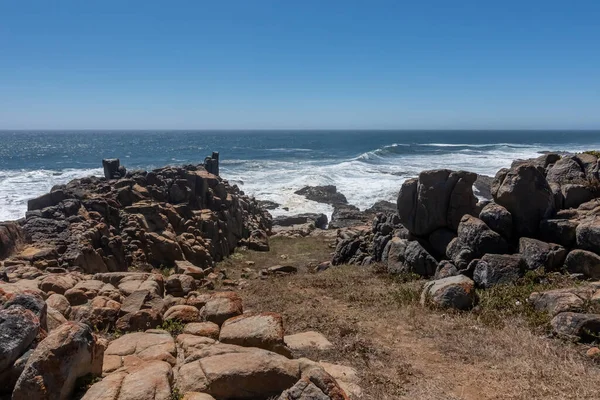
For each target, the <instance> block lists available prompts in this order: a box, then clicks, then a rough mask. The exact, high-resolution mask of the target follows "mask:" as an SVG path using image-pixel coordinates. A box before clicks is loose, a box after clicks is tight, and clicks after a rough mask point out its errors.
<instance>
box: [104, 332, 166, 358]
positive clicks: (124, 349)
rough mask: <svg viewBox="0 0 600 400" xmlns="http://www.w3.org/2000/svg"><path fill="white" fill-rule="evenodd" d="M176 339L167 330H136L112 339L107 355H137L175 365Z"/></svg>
mask: <svg viewBox="0 0 600 400" xmlns="http://www.w3.org/2000/svg"><path fill="white" fill-rule="evenodd" d="M176 355H177V350H176V348H175V341H174V340H173V338H172V337H171V335H170V334H169V333H168V332H166V331H151V332H135V333H128V334H127V335H123V336H121V337H120V338H118V339H116V340H114V341H112V342H111V343H110V344H109V346H108V348H107V349H106V351H105V356H121V357H125V356H136V357H138V358H140V359H141V360H160V361H166V362H168V363H169V364H171V365H175V362H176V360H175V356H176Z"/></svg>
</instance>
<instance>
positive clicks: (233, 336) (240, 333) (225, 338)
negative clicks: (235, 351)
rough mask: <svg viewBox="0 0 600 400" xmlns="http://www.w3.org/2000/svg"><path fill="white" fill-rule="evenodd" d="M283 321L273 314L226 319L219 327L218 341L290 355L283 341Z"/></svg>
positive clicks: (250, 314)
mask: <svg viewBox="0 0 600 400" xmlns="http://www.w3.org/2000/svg"><path fill="white" fill-rule="evenodd" d="M283 334H284V331H283V320H282V319H281V315H279V314H275V313H261V314H253V313H248V314H243V315H239V316H237V317H233V318H230V319H228V320H227V321H225V322H224V323H223V326H221V332H220V334H219V341H220V342H221V343H228V344H236V345H239V346H244V347H258V348H261V349H266V350H271V351H273V352H275V353H279V354H282V355H286V356H288V355H290V351H289V349H288V348H287V347H286V346H285V343H284V341H283Z"/></svg>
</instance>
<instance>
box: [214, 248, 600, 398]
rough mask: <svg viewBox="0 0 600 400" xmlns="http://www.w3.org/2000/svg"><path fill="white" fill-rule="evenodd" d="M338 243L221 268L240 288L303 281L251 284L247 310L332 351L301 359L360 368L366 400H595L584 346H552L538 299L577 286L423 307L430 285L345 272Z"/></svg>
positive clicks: (246, 257)
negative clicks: (317, 268)
mask: <svg viewBox="0 0 600 400" xmlns="http://www.w3.org/2000/svg"><path fill="white" fill-rule="evenodd" d="M333 242H334V238H331V237H330V238H315V237H308V238H300V239H287V238H274V239H273V240H271V242H270V243H271V248H272V250H271V252H268V253H257V252H252V251H241V252H238V253H237V254H236V256H235V257H232V258H230V259H228V260H227V261H225V262H223V263H221V265H220V267H224V268H225V269H226V270H227V274H228V276H230V277H232V278H233V279H235V278H239V277H240V276H242V274H248V268H250V269H251V270H252V271H254V272H258V271H259V270H261V269H263V268H267V267H270V266H273V265H278V264H279V265H281V264H284V265H294V266H296V267H298V268H299V272H298V273H297V274H291V275H288V276H269V277H267V278H264V279H266V280H263V279H248V280H247V285H245V286H243V288H241V289H240V291H241V294H242V296H243V297H244V301H245V305H246V309H247V310H252V311H276V312H279V313H281V314H282V315H283V317H284V323H285V327H286V331H287V332H288V333H298V332H303V331H308V330H316V331H319V332H321V333H323V334H324V335H325V336H327V337H328V338H329V340H330V341H331V342H332V343H334V346H335V348H334V349H333V350H330V351H325V352H307V353H303V354H296V356H306V357H309V358H311V359H316V360H325V361H328V362H335V363H341V364H344V365H350V366H353V367H355V368H356V369H357V371H359V373H360V376H361V387H362V389H363V392H364V393H363V397H362V398H364V399H373V400H374V399H377V400H387V399H419V400H424V399H431V400H433V399H442V398H443V399H455V398H461V399H569V398H571V399H595V398H597V387H598V385H599V384H600V370H599V369H598V367H597V366H596V365H595V364H594V361H593V360H591V359H590V358H588V357H586V356H585V352H586V350H587V348H586V347H584V346H583V345H574V344H571V343H565V342H562V341H559V340H556V339H552V338H549V337H547V335H546V333H547V332H548V330H547V326H548V322H549V316H548V315H545V314H543V313H539V312H536V311H535V310H534V309H533V308H532V307H531V306H530V305H529V304H528V303H527V297H528V296H529V294H530V293H531V292H533V291H540V290H548V289H552V288H560V287H567V286H572V285H573V284H574V282H572V281H571V280H570V279H568V278H566V277H565V276H563V275H560V274H556V275H552V274H550V275H546V276H544V275H542V274H536V273H530V274H528V275H527V276H525V277H524V278H523V279H522V280H521V281H520V282H519V284H518V285H511V286H499V287H497V288H495V289H491V290H487V291H485V292H483V291H482V292H480V293H479V295H480V301H479V304H478V306H477V307H476V308H475V309H474V310H473V311H471V312H454V311H447V310H432V309H428V308H424V307H422V306H421V305H420V304H419V298H420V293H421V289H422V286H423V284H424V282H425V281H424V280H422V279H420V278H419V277H417V276H414V275H401V276H395V277H391V276H389V275H388V274H385V273H383V271H382V270H381V267H379V266H374V267H368V268H367V267H358V266H337V267H330V268H329V269H327V270H326V271H323V272H318V273H316V272H313V268H312V266H313V265H316V264H318V263H319V262H322V261H326V260H328V259H329V257H330V253H331V251H332V245H333Z"/></svg>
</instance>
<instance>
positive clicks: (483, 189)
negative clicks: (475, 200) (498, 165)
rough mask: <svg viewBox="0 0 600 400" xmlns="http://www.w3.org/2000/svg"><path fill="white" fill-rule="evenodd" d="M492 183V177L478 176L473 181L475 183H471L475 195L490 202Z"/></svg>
mask: <svg viewBox="0 0 600 400" xmlns="http://www.w3.org/2000/svg"><path fill="white" fill-rule="evenodd" d="M492 182H494V177H492V176H487V175H479V174H478V175H477V179H476V180H475V182H473V187H474V188H475V195H477V197H479V198H482V199H485V200H491V199H492Z"/></svg>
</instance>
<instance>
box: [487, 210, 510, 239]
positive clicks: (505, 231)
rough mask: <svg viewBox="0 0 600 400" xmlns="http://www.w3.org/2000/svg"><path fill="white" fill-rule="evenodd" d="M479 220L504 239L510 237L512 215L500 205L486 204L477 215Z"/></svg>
mask: <svg viewBox="0 0 600 400" xmlns="http://www.w3.org/2000/svg"><path fill="white" fill-rule="evenodd" d="M479 219H481V220H482V221H483V222H485V224H486V225H487V226H489V227H490V228H491V229H492V230H493V231H494V232H497V233H499V234H500V235H502V236H503V237H504V238H506V239H510V238H511V237H512V232H513V220H512V215H511V214H510V212H508V210H507V209H506V208H504V207H502V206H501V205H499V204H496V203H489V204H487V205H486V206H485V207H483V209H482V210H481V212H480V213H479Z"/></svg>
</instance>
